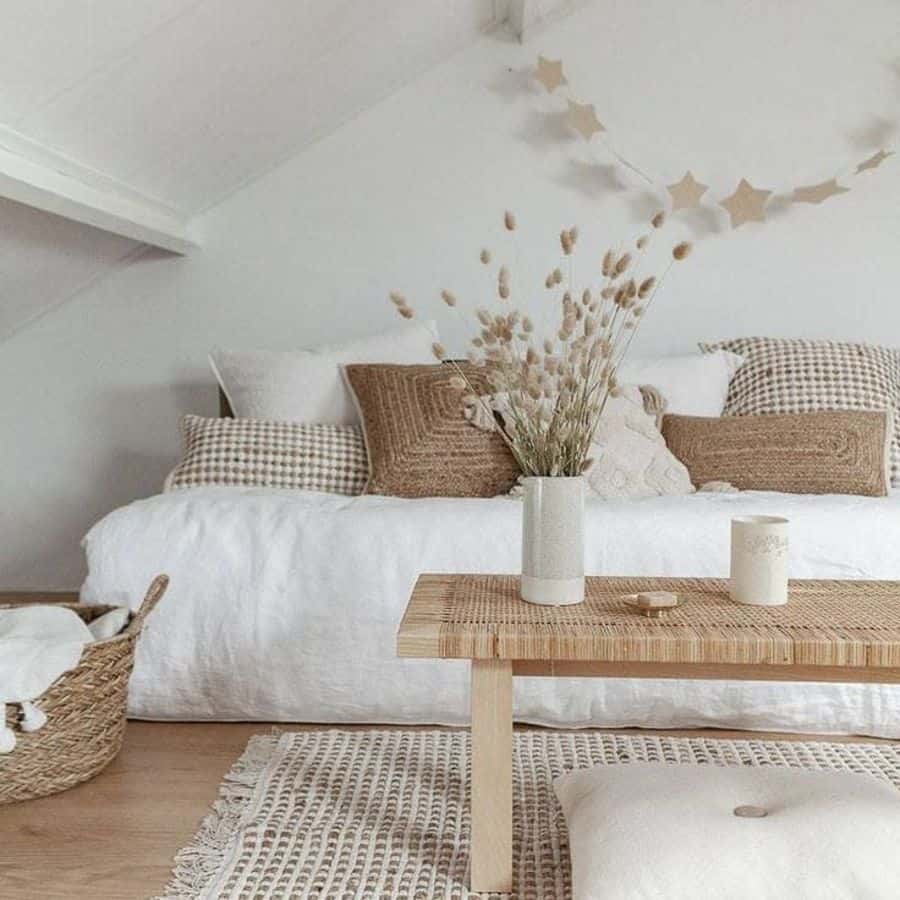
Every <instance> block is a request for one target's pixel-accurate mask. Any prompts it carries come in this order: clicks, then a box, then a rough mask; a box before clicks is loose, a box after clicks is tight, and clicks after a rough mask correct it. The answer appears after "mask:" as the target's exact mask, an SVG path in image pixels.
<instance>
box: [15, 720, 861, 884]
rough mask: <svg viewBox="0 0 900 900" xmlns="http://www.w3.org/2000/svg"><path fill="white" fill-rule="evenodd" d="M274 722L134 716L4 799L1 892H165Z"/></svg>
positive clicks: (717, 734)
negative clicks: (118, 743)
mask: <svg viewBox="0 0 900 900" xmlns="http://www.w3.org/2000/svg"><path fill="white" fill-rule="evenodd" d="M268 727H269V726H267V725H265V724H263V723H259V722H256V723H251V724H219V723H217V724H191V723H157V722H130V723H129V726H128V732H127V734H126V738H125V747H124V749H123V751H122V753H121V754H120V756H119V757H118V759H116V760H115V761H114V762H113V763H112V764H111V765H110V766H109V768H108V769H106V771H105V772H103V773H102V774H101V775H99V776H98V777H97V778H95V779H94V780H93V781H90V782H88V783H87V784H83V785H81V786H79V787H77V788H74V789H73V790H71V791H67V792H66V793H63V794H58V795H56V796H54V797H46V798H44V799H42V800H33V801H31V802H28V803H19V804H15V805H13V806H2V807H0V897H2V898H3V900H138V898H140V900H143V898H147V897H151V896H153V895H155V894H157V893H159V892H160V891H161V890H162V888H163V887H164V885H165V883H166V881H167V880H168V877H169V871H170V866H171V862H172V857H173V856H174V854H175V852H176V851H177V850H178V849H180V848H181V847H182V846H184V845H185V844H186V843H187V842H188V841H189V840H190V838H191V836H192V835H193V833H194V832H195V831H196V829H197V825H198V824H199V822H200V820H201V819H202V817H203V815H204V814H205V812H206V811H207V809H208V807H209V805H210V804H211V803H212V801H213V800H214V799H215V797H216V793H217V788H218V785H219V783H220V782H221V780H222V776H223V775H224V774H225V772H227V771H228V769H229V768H231V765H232V764H233V763H234V761H235V760H236V759H237V757H238V756H239V755H240V754H241V752H242V751H243V749H244V747H245V745H246V743H247V741H248V740H249V739H250V736H251V735H253V734H259V733H264V732H266V731H267V730H268ZM315 727H322V726H298V725H290V726H283V728H284V730H288V731H291V730H293V731H298V730H301V729H304V728H315ZM344 727H347V726H344ZM645 733H646V732H645ZM659 733H662V734H682V735H683V734H691V735H695V734H703V735H706V736H710V737H745V738H746V737H752V736H757V737H765V738H772V739H774V738H786V739H796V740H802V739H804V738H803V737H802V736H798V735H770V734H766V735H754V734H751V733H748V732H725V731H703V732H697V731H691V732H659ZM828 740H842V739H841V738H828ZM845 740H863V739H862V738H850V739H845Z"/></svg>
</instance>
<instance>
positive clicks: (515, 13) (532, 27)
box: [506, 0, 584, 44]
mask: <svg viewBox="0 0 900 900" xmlns="http://www.w3.org/2000/svg"><path fill="white" fill-rule="evenodd" d="M508 2H509V8H508V10H507V13H506V22H507V25H508V26H509V30H510V31H511V32H512V33H513V34H514V35H515V37H517V38H518V39H519V43H520V44H524V43H525V41H527V40H528V39H529V38H531V37H533V36H534V35H535V34H536V33H537V32H538V31H540V30H541V28H543V27H544V26H545V25H549V24H550V23H551V22H555V21H557V20H558V19H561V18H563V16H567V15H568V14H569V13H570V12H572V11H573V10H574V9H576V8H577V7H579V6H581V5H582V4H583V3H584V0H508Z"/></svg>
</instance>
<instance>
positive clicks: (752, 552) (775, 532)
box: [731, 516, 788, 606]
mask: <svg viewBox="0 0 900 900" xmlns="http://www.w3.org/2000/svg"><path fill="white" fill-rule="evenodd" d="M731 599H732V600H734V601H735V602H736V603H749V604H751V605H753V606H782V605H783V604H785V603H787V600H788V520H787V519H782V518H779V517H778V516H742V517H740V518H737V519H732V520H731Z"/></svg>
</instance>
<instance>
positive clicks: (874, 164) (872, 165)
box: [856, 150, 894, 175]
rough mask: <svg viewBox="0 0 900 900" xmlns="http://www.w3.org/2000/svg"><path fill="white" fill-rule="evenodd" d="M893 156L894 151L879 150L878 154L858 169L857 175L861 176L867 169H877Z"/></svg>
mask: <svg viewBox="0 0 900 900" xmlns="http://www.w3.org/2000/svg"><path fill="white" fill-rule="evenodd" d="M893 155H894V151H893V150H887V151H885V150H879V151H878V152H877V153H873V154H872V155H871V156H870V157H869V158H868V159H864V160H863V161H862V162H861V163H860V164H859V165H858V166H857V167H856V174H857V175H859V173H860V172H865V170H866V169H877V168H878V167H879V166H880V165H881V164H882V163H883V162H884V161H885V160H886V159H887V158H888V157H889V156H893Z"/></svg>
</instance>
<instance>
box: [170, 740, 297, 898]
mask: <svg viewBox="0 0 900 900" xmlns="http://www.w3.org/2000/svg"><path fill="white" fill-rule="evenodd" d="M282 733H283V732H282V731H281V730H280V729H272V733H271V734H257V735H254V736H253V737H251V738H250V741H249V742H248V744H247V747H246V749H245V750H244V752H243V754H242V755H241V757H240V759H238V761H237V762H236V763H235V764H234V765H233V766H232V768H231V771H230V772H229V773H228V774H227V775H226V776H225V779H224V781H223V782H222V785H221V787H220V788H219V797H218V799H217V800H216V801H215V802H214V803H213V805H212V809H211V811H210V812H209V813H208V814H207V815H206V816H205V817H204V819H203V821H202V822H201V823H200V828H199V829H198V831H197V833H196V834H195V835H194V837H193V838H192V839H191V842H190V844H188V845H187V846H186V847H184V848H183V849H182V850H179V851H178V853H177V854H176V856H175V861H174V864H173V867H172V876H171V879H170V881H169V883H168V884H167V885H166V887H165V890H164V892H163V893H162V894H160V895H159V896H158V897H156V898H155V900H194V898H196V897H197V896H198V895H199V894H200V892H201V891H202V890H203V889H204V888H205V887H207V886H208V885H209V883H210V882H211V881H212V879H213V878H214V877H215V875H216V873H217V872H218V871H219V870H220V869H221V867H222V865H223V864H224V862H225V858H226V855H227V853H228V850H229V849H230V848H231V846H232V844H233V843H234V841H235V840H236V839H237V837H238V836H239V834H240V829H241V827H242V826H243V821H242V820H243V818H244V816H245V814H246V812H247V806H248V803H249V802H250V799H251V798H252V797H253V792H254V790H255V789H256V786H257V784H259V779H260V777H261V776H262V774H263V773H264V772H265V770H266V766H268V764H269V762H270V761H271V760H272V756H273V754H274V753H275V750H276V749H277V747H278V744H279V741H280V740H281V736H282Z"/></svg>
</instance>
